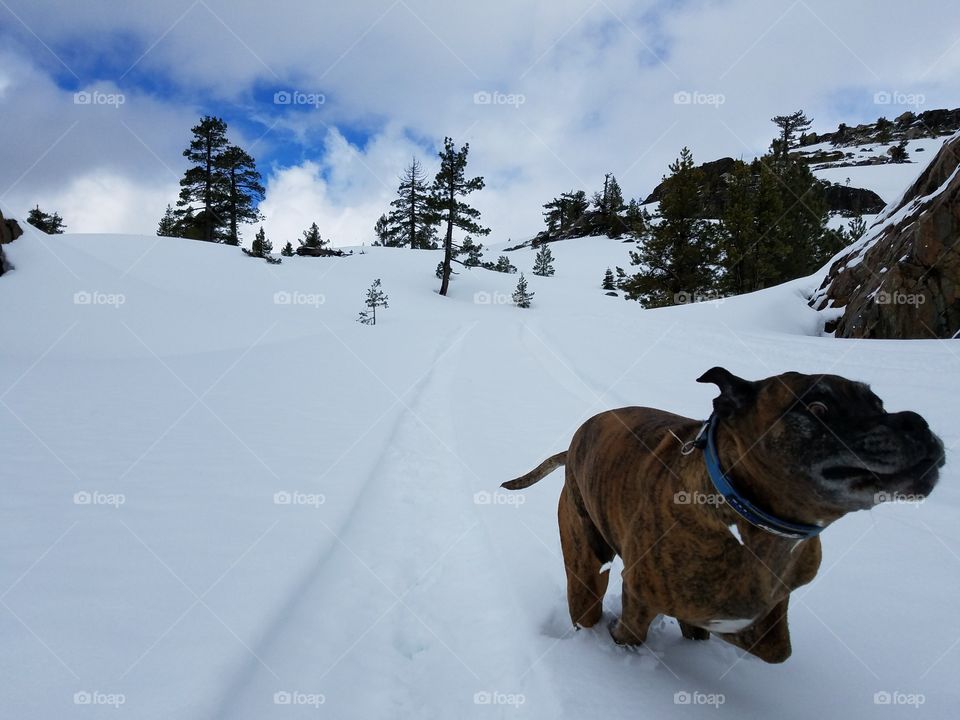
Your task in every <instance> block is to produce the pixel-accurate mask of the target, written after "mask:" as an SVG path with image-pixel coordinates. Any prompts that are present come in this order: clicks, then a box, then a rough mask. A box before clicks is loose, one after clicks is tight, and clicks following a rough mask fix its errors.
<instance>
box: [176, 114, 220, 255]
mask: <svg viewBox="0 0 960 720" xmlns="http://www.w3.org/2000/svg"><path fill="white" fill-rule="evenodd" d="M191 132H192V133H193V140H191V141H190V146H189V147H188V148H187V149H186V150H184V151H183V156H184V157H185V158H187V160H189V161H190V163H191V167H190V169H188V170H187V171H186V173H184V175H183V178H182V179H181V180H180V199H179V200H178V201H177V208H179V210H178V215H179V216H180V217H181V218H183V219H186V218H188V217H189V218H190V219H191V222H192V223H193V224H195V225H196V229H197V236H198V238H199V239H200V240H205V241H207V242H218V241H219V240H220V239H221V237H223V236H224V227H225V226H226V224H227V218H226V217H225V216H224V205H225V204H226V202H227V199H228V197H229V195H230V188H229V181H228V179H227V176H226V175H225V173H224V172H223V166H222V164H221V159H222V155H223V154H224V153H225V152H226V150H227V147H228V146H229V144H228V142H227V124H226V123H225V122H224V121H223V120H221V119H220V118H217V117H211V116H210V115H207V116H204V117H203V119H201V121H200V123H199V124H198V125H196V126H194V127H193V128H192V130H191Z"/></svg>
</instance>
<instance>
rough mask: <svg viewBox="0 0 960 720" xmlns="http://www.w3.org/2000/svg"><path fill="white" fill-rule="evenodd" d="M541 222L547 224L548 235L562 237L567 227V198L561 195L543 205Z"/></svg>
mask: <svg viewBox="0 0 960 720" xmlns="http://www.w3.org/2000/svg"><path fill="white" fill-rule="evenodd" d="M543 222H544V223H545V224H546V226H547V236H548V237H562V235H563V233H565V232H566V231H567V228H568V227H569V224H570V222H569V218H568V215H567V200H566V199H564V197H563V196H562V195H561V196H560V197H558V198H554V199H553V200H551V201H550V202H548V203H544V205H543Z"/></svg>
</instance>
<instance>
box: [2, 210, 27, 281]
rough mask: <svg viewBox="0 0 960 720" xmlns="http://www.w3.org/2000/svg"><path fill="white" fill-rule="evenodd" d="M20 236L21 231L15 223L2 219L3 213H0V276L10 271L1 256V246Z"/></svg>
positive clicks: (4, 258) (5, 260)
mask: <svg viewBox="0 0 960 720" xmlns="http://www.w3.org/2000/svg"><path fill="white" fill-rule="evenodd" d="M21 235H23V230H21V229H20V225H18V224H17V221H16V220H7V219H6V218H4V217H3V213H2V212H0V275H3V274H4V273H5V272H6V271H7V270H9V269H10V266H9V265H7V259H6V257H4V254H3V246H4V245H6V244H7V243H10V242H13V241H14V240H16V239H17V238H18V237H20V236H21Z"/></svg>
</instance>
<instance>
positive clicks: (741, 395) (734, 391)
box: [697, 367, 757, 417]
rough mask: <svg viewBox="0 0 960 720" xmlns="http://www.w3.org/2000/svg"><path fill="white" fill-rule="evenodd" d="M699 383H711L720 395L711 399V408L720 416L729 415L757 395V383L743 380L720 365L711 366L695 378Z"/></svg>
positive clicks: (746, 404)
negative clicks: (718, 390) (718, 389)
mask: <svg viewBox="0 0 960 720" xmlns="http://www.w3.org/2000/svg"><path fill="white" fill-rule="evenodd" d="M697 382H700V383H713V384H714V385H716V386H717V387H718V388H720V395H718V396H717V397H715V398H714V399H713V409H714V412H716V413H717V415H719V416H720V417H730V416H731V415H733V414H734V413H735V412H736V411H737V410H740V409H742V408H744V407H747V406H748V405H750V404H751V403H752V402H753V401H754V399H755V398H756V396H757V384H756V383H753V382H750V381H749V380H744V379H743V378H739V377H737V376H736V375H734V374H733V373H732V372H730V371H729V370H727V369H726V368H722V367H713V368H710V369H709V370H707V371H706V372H705V373H704V374H703V375H701V376H700V377H698V378H697Z"/></svg>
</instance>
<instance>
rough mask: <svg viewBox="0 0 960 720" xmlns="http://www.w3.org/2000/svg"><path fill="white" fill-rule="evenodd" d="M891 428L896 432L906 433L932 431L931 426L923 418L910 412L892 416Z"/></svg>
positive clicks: (906, 411)
mask: <svg viewBox="0 0 960 720" xmlns="http://www.w3.org/2000/svg"><path fill="white" fill-rule="evenodd" d="M889 422H890V426H891V427H892V428H893V429H894V430H899V431H901V432H906V433H911V434H913V433H917V434H919V433H924V432H929V431H930V426H929V425H927V421H926V420H924V419H923V417H922V416H921V415H919V414H917V413H915V412H912V411H910V410H905V411H904V412H898V413H894V414H892V415H891V416H890V420H889Z"/></svg>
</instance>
